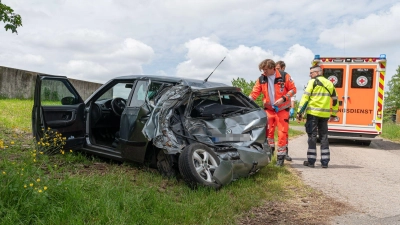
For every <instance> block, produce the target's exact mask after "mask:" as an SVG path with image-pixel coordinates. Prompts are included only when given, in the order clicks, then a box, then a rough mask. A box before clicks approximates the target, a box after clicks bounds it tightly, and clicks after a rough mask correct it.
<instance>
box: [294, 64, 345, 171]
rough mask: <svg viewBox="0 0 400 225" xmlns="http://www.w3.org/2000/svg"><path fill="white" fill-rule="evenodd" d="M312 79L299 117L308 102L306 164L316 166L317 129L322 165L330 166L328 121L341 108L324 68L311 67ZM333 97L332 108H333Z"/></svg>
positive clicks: (305, 91) (301, 105) (300, 105)
mask: <svg viewBox="0 0 400 225" xmlns="http://www.w3.org/2000/svg"><path fill="white" fill-rule="evenodd" d="M310 77H311V80H310V81H308V84H307V87H306V89H305V90H304V94H303V96H302V98H301V100H300V103H299V110H298V113H297V117H298V118H301V115H300V113H299V112H300V110H301V108H303V106H304V105H306V104H307V106H306V107H307V108H306V109H305V110H306V113H307V122H306V124H305V127H306V132H307V135H308V150H307V161H304V165H305V166H308V167H312V168H313V167H315V161H316V160H317V131H318V134H319V138H320V140H321V147H320V148H321V166H322V168H328V163H329V161H330V152H329V142H328V121H331V120H332V119H335V118H336V113H337V111H338V108H339V103H338V100H337V95H336V90H335V86H333V83H332V82H331V81H329V80H328V79H326V78H325V77H324V76H322V69H321V67H319V66H314V67H311V68H310ZM331 99H332V108H331V104H330V103H331Z"/></svg>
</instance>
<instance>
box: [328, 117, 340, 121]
mask: <svg viewBox="0 0 400 225" xmlns="http://www.w3.org/2000/svg"><path fill="white" fill-rule="evenodd" d="M338 121H339V118H338V117H337V116H331V117H329V120H328V122H338Z"/></svg>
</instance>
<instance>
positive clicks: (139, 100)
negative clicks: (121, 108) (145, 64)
mask: <svg viewBox="0 0 400 225" xmlns="http://www.w3.org/2000/svg"><path fill="white" fill-rule="evenodd" d="M147 86H148V81H146V80H139V81H138V82H137V83H136V86H135V91H134V92H133V96H132V100H131V103H130V104H129V106H133V107H138V106H141V105H143V104H144V102H145V100H146V92H147Z"/></svg>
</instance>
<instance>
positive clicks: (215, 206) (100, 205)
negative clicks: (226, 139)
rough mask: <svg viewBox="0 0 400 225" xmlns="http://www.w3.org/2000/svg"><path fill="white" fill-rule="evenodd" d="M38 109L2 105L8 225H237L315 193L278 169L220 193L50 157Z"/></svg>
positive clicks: (139, 170) (128, 169)
mask: <svg viewBox="0 0 400 225" xmlns="http://www.w3.org/2000/svg"><path fill="white" fill-rule="evenodd" d="M31 109H32V101H30V100H4V99H3V100H0V115H1V117H0V224H7V225H8V224H234V223H236V221H237V220H238V219H240V218H241V216H242V215H243V214H245V213H246V212H248V211H249V210H250V209H251V208H252V207H256V206H259V205H262V204H265V202H266V201H267V202H274V201H286V200H287V199H290V198H291V196H293V195H294V194H295V193H294V192H295V190H297V189H303V190H307V191H308V190H309V189H308V188H306V187H304V186H303V184H302V182H301V181H300V180H299V179H298V177H297V176H295V175H293V174H292V173H290V172H289V170H288V169H287V168H285V167H284V168H277V167H275V166H273V165H269V166H268V167H266V168H263V169H262V170H261V171H260V172H259V173H258V174H256V175H254V176H251V177H249V178H245V179H240V180H238V181H235V182H233V183H231V184H230V185H227V186H225V187H223V188H222V189H221V190H219V191H214V190H210V189H206V188H199V189H198V190H191V189H190V188H188V187H187V185H186V184H185V183H184V182H183V181H182V180H177V179H170V180H169V179H166V178H163V177H162V176H161V175H159V173H158V171H156V170H154V169H151V168H148V167H146V166H141V165H136V164H130V163H118V162H114V161H109V160H104V159H99V158H97V157H93V156H90V155H85V154H83V153H80V152H71V151H69V150H67V149H66V150H65V151H63V152H62V153H60V154H57V155H54V156H47V155H45V154H42V152H40V151H39V150H38V148H37V147H35V144H34V141H33V138H32V135H31V134H30V132H31V131H30V129H31ZM298 134H301V132H298V131H291V132H290V135H291V136H293V135H298ZM310 191H311V190H310Z"/></svg>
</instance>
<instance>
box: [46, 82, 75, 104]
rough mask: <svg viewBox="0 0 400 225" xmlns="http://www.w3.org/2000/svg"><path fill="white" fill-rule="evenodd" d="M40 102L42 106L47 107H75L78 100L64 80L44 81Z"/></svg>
mask: <svg viewBox="0 0 400 225" xmlns="http://www.w3.org/2000/svg"><path fill="white" fill-rule="evenodd" d="M41 85H42V88H41V93H40V101H41V105H42V106H46V105H74V104H76V102H77V100H78V96H75V94H73V92H72V91H71V87H70V85H69V84H68V83H64V82H63V81H62V80H52V79H48V80H42V84H41Z"/></svg>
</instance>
